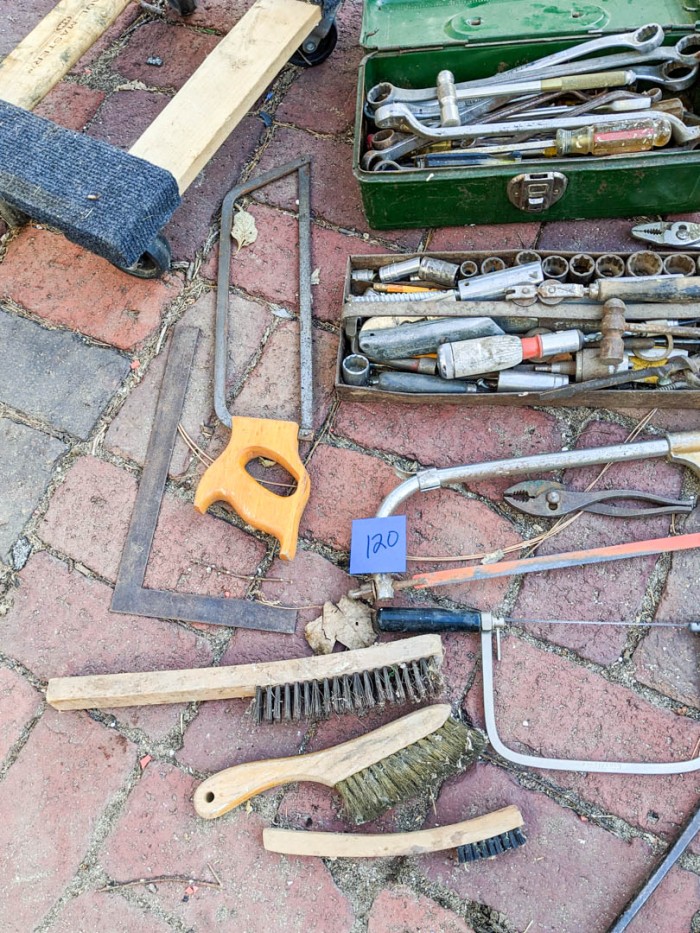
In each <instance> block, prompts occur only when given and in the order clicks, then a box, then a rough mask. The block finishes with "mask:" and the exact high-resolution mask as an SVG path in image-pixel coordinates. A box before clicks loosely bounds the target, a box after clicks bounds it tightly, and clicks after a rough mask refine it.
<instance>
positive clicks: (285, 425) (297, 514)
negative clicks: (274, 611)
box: [194, 417, 311, 560]
mask: <svg viewBox="0 0 700 933" xmlns="http://www.w3.org/2000/svg"><path fill="white" fill-rule="evenodd" d="M298 433H299V425H298V424H295V423H294V422H293V421H275V420H273V419H267V418H265V419H263V418H239V417H234V418H232V419H231V440H230V441H229V442H228V446H227V447H226V450H225V451H224V452H223V453H222V454H221V455H220V456H219V457H217V459H216V460H215V461H214V462H213V463H212V465H211V466H210V467H209V468H208V469H207V471H206V472H205V474H204V476H203V477H202V478H201V480H200V481H199V486H198V487H197V492H196V494H195V497H194V507H195V508H196V509H197V511H198V512H202V513H204V512H206V510H207V509H208V508H209V506H210V505H212V504H213V503H214V502H227V503H228V504H229V505H230V506H231V508H232V509H234V511H235V512H237V513H238V515H240V516H241V518H242V519H244V521H246V522H247V523H248V524H249V525H252V526H253V528H258V529H259V530H260V531H265V532H267V533H268V534H271V535H273V536H274V537H275V538H277V540H278V541H279V543H280V557H281V558H283V559H284V560H292V559H293V558H294V555H295V554H296V550H297V537H298V535H299V522H300V521H301V516H302V514H303V512H304V507H305V506H306V503H307V502H308V500H309V493H310V492H311V482H310V480H309V474H308V473H307V472H306V468H305V467H304V464H303V463H302V462H301V460H300V459H299V448H298V440H297V438H298ZM255 457H266V458H267V459H268V460H274V461H275V463H279V464H280V466H283V467H284V468H285V470H287V472H288V473H290V474H291V476H293V477H294V479H295V480H296V483H297V488H296V489H295V490H294V492H293V493H292V495H291V496H278V495H277V494H276V493H274V492H271V491H270V490H269V489H265V487H264V486H261V485H260V483H259V482H258V481H257V480H255V479H254V478H253V477H252V476H251V475H250V473H248V471H247V470H246V466H247V464H248V463H249V462H250V461H251V460H253V459H254V458H255Z"/></svg>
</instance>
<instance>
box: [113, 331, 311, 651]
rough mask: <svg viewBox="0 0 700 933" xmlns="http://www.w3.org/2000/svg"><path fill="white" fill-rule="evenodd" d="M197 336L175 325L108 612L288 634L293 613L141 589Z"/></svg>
mask: <svg viewBox="0 0 700 933" xmlns="http://www.w3.org/2000/svg"><path fill="white" fill-rule="evenodd" d="M198 336H199V330H198V329H197V328H195V327H177V328H176V329H175V332H174V334H173V339H172V345H171V347H170V352H169V354H168V363H167V366H166V369H165V375H164V376H163V383H162V385H161V390H160V395H159V397H158V407H157V409H156V416H155V420H154V422H153V429H152V431H151V436H150V439H149V441H148V450H147V451H146V459H145V461H144V468H143V473H142V474H141V482H140V483H139V490H138V493H137V495H136V502H135V504H134V511H133V514H132V516H131V524H130V525H129V532H128V534H127V537H126V544H125V545H124V550H123V551H122V559H121V563H120V564H119V572H118V574H117V584H116V586H115V588H114V596H113V597H112V605H111V607H110V608H111V610H112V612H125V613H127V614H129V615H139V616H147V617H149V618H155V619H179V620H181V621H183V622H206V623H207V624H209V625H225V626H229V627H232V628H252V629H261V630H263V631H267V632H285V633H288V634H291V633H292V632H294V630H295V628H296V615H297V614H296V612H290V611H288V610H286V609H276V608H274V607H272V606H265V605H263V604H261V603H256V602H254V601H253V600H249V599H225V598H222V597H217V596H199V595H194V594H189V593H174V592H171V591H168V590H157V589H147V588H146V587H145V586H144V580H145V577H146V568H147V566H148V559H149V557H150V553H151V545H152V543H153V537H154V535H155V531H156V525H157V524H158V515H159V514H160V506H161V500H162V498H163V492H164V490H165V483H166V480H167V478H168V467H169V466H170V459H171V457H172V452H173V447H174V446H175V440H176V438H177V426H178V424H179V422H180V416H181V414H182V406H183V404H184V401H185V392H186V390H187V383H188V381H189V374H190V369H191V368H192V361H193V359H194V352H195V348H196V346H197V338H198Z"/></svg>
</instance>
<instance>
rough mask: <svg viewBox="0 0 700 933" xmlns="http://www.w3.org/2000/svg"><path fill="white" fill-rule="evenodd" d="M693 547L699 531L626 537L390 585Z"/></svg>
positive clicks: (699, 543)
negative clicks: (608, 543)
mask: <svg viewBox="0 0 700 933" xmlns="http://www.w3.org/2000/svg"><path fill="white" fill-rule="evenodd" d="M694 547H700V532H695V533H694V534H688V535H674V536H672V537H668V538H652V539H651V540H648V541H629V542H628V543H626V544H613V545H611V546H609V547H598V548H589V549H587V550H584V551H566V552H564V553H563V554H550V555H544V556H542V557H524V558H522V559H520V560H502V561H499V562H498V563H496V564H479V565H478V566H476V567H456V568H453V569H451V570H436V571H434V572H432V573H419V574H415V576H413V577H409V578H408V579H407V580H400V581H399V582H398V583H396V584H395V585H394V589H396V590H403V589H408V588H409V587H411V588H414V589H418V590H424V589H427V588H428V587H433V586H446V585H447V584H450V583H470V582H471V581H472V580H493V579H494V578H496V577H509V576H514V575H517V574H521V573H537V572H538V571H540V570H559V569H560V568H563V567H583V566H584V565H586V564H599V563H603V562H604V561H609V560H625V559H626V558H629V557H646V556H648V555H650V554H665V553H672V552H674V551H687V550H689V549H690V548H694Z"/></svg>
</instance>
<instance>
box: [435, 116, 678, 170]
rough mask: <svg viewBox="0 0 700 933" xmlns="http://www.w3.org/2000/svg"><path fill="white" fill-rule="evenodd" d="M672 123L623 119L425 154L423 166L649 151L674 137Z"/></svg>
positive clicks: (663, 144)
mask: <svg viewBox="0 0 700 933" xmlns="http://www.w3.org/2000/svg"><path fill="white" fill-rule="evenodd" d="M671 135H672V131H671V124H670V123H669V122H668V121H667V120H644V119H636V120H620V122H619V123H603V124H599V125H596V124H592V125H591V126H584V127H580V128H579V129H575V130H557V133H556V136H555V137H554V138H553V139H540V140H532V141H528V142H520V143H503V144H502V145H497V146H473V147H471V148H469V149H452V150H450V151H449V152H433V153H429V154H426V155H422V156H421V157H420V159H421V167H424V168H437V167H439V166H441V165H455V164H459V162H460V160H461V159H474V158H475V157H476V156H488V155H505V154H511V153H514V152H518V153H521V154H522V155H525V154H527V155H538V156H547V157H550V158H551V157H555V156H569V155H593V156H609V155H624V153H626V152H648V151H649V150H650V149H655V148H660V147H662V146H665V145H667V143H669V142H670V140H671Z"/></svg>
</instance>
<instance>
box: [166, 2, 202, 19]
mask: <svg viewBox="0 0 700 933" xmlns="http://www.w3.org/2000/svg"><path fill="white" fill-rule="evenodd" d="M168 5H169V6H171V7H172V8H173V10H175V12H176V13H179V14H180V16H192V14H193V13H194V11H195V10H196V9H197V0H168Z"/></svg>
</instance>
